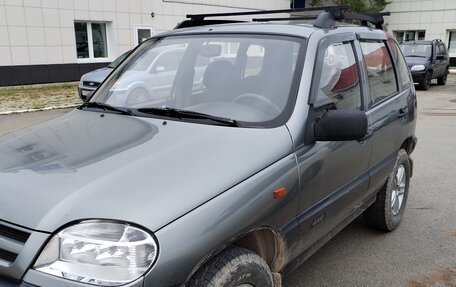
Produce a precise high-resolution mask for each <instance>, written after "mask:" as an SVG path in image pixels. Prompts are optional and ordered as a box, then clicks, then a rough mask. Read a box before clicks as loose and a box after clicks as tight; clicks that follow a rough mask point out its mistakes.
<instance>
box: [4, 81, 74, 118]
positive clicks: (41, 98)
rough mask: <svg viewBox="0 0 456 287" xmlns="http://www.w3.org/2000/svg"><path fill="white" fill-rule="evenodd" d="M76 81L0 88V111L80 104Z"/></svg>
mask: <svg viewBox="0 0 456 287" xmlns="http://www.w3.org/2000/svg"><path fill="white" fill-rule="evenodd" d="M77 86H78V84H77V83H65V84H48V85H36V86H20V87H6V88H0V112H8V111H18V110H26V109H42V108H47V107H51V106H52V107H55V106H67V105H77V104H81V100H80V99H79V96H78V92H77Z"/></svg>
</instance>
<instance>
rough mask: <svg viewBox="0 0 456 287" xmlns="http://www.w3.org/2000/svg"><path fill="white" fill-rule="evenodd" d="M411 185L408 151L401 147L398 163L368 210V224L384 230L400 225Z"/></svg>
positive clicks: (365, 216) (365, 213)
mask: <svg viewBox="0 0 456 287" xmlns="http://www.w3.org/2000/svg"><path fill="white" fill-rule="evenodd" d="M409 185H410V160H409V156H408V154H407V152H405V150H403V149H401V150H399V153H398V155H397V159H396V164H395V165H394V168H393V171H392V172H391V174H390V175H389V177H388V180H387V182H386V184H385V185H384V186H383V188H382V190H381V191H380V192H379V193H378V194H377V199H376V201H375V202H374V204H372V205H371V206H370V207H369V208H368V209H367V210H366V211H364V220H365V222H366V223H367V225H369V226H371V227H373V228H375V229H379V230H382V231H393V230H394V229H396V228H397V227H398V226H399V223H400V222H401V219H402V215H403V214H404V210H405V204H406V203H407V196H408V191H409Z"/></svg>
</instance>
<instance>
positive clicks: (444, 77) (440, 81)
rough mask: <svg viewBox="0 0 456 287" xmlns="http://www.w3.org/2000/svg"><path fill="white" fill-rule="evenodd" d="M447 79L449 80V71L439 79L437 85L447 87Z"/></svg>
mask: <svg viewBox="0 0 456 287" xmlns="http://www.w3.org/2000/svg"><path fill="white" fill-rule="evenodd" d="M447 78H448V71H446V72H445V75H443V76H441V77H439V78H437V84H439V85H441V86H445V84H446V81H447Z"/></svg>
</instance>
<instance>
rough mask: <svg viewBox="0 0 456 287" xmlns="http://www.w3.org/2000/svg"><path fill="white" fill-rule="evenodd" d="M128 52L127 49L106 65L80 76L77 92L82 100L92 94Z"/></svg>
mask: <svg viewBox="0 0 456 287" xmlns="http://www.w3.org/2000/svg"><path fill="white" fill-rule="evenodd" d="M128 53H130V51H127V52H125V53H123V54H122V55H120V56H119V57H118V58H117V59H115V60H114V61H112V62H111V63H110V64H109V65H108V66H107V67H104V68H101V69H97V70H95V71H92V72H89V73H87V74H84V75H83V76H82V77H81V80H80V81H79V86H78V94H79V97H80V98H81V100H82V101H86V100H87V98H90V96H92V94H93V92H94V91H95V90H96V89H97V88H98V86H99V85H100V84H101V83H102V82H103V81H104V80H105V79H106V78H107V77H108V76H109V74H110V73H111V72H112V70H114V68H115V67H117V66H118V65H119V64H120V63H121V62H122V61H123V59H125V58H126V57H127V56H128Z"/></svg>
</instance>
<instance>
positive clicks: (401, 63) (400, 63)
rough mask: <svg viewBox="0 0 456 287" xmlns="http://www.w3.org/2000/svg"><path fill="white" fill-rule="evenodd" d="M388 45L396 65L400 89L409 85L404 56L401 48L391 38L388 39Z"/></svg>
mask: <svg viewBox="0 0 456 287" xmlns="http://www.w3.org/2000/svg"><path fill="white" fill-rule="evenodd" d="M388 46H389V48H390V51H391V56H392V57H393V60H394V64H395V65H396V71H397V74H398V75H399V77H400V86H401V87H402V90H405V89H407V88H409V87H410V84H411V80H410V75H409V70H408V67H407V64H406V63H405V60H404V57H403V56H402V53H401V49H400V47H399V46H398V45H397V43H396V42H395V41H394V40H393V39H389V40H388Z"/></svg>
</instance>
